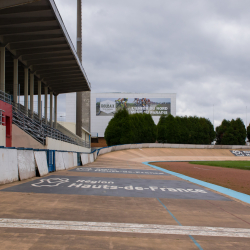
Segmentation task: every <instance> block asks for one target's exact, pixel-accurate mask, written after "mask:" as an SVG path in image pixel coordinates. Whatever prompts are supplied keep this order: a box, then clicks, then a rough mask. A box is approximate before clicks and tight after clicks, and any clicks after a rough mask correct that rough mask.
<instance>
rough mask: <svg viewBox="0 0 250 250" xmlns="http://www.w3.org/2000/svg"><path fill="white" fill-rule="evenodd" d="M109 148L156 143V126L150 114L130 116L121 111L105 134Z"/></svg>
mask: <svg viewBox="0 0 250 250" xmlns="http://www.w3.org/2000/svg"><path fill="white" fill-rule="evenodd" d="M104 138H105V140H106V142H107V144H108V146H113V145H120V144H130V143H154V142H155V141H156V125H155V123H154V121H153V119H152V116H151V115H149V114H133V115H130V114H129V113H128V111H127V110H126V109H121V110H119V111H118V112H117V113H116V114H115V116H114V117H113V118H112V119H111V120H110V122H109V124H108V126H107V128H106V130H105V134H104Z"/></svg>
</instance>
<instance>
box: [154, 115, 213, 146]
mask: <svg viewBox="0 0 250 250" xmlns="http://www.w3.org/2000/svg"><path fill="white" fill-rule="evenodd" d="M157 129H158V136H157V141H158V142H160V143H181V144H210V143H211V142H212V141H213V140H214V138H215V132H214V128H213V125H212V123H211V122H210V121H209V120H208V119H206V118H199V117H196V116H194V117H191V116H190V117H186V116H185V117H179V116H176V117H174V116H172V115H168V116H165V115H162V116H161V117H160V120H159V123H158V125H157Z"/></svg>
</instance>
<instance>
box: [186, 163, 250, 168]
mask: <svg viewBox="0 0 250 250" xmlns="http://www.w3.org/2000/svg"><path fill="white" fill-rule="evenodd" d="M189 163H190V164H196V165H205V166H213V167H222V168H236V169H244V170H250V161H191V162H189Z"/></svg>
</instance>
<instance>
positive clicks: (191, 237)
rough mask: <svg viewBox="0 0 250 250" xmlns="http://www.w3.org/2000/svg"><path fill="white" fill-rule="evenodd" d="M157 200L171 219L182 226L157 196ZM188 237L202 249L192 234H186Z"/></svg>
mask: <svg viewBox="0 0 250 250" xmlns="http://www.w3.org/2000/svg"><path fill="white" fill-rule="evenodd" d="M157 200H158V201H159V202H160V203H161V205H162V206H163V207H164V208H165V209H166V210H167V211H168V213H169V214H170V215H171V216H172V217H173V219H174V220H175V221H176V222H177V223H178V224H179V226H182V225H181V223H180V222H179V221H178V220H177V219H176V217H175V216H174V215H173V214H172V213H171V212H170V210H169V209H168V208H167V207H166V206H165V205H164V204H163V203H162V202H161V200H160V199H159V198H157ZM188 236H189V238H190V239H191V240H192V241H193V242H194V244H195V245H196V246H197V247H198V248H199V249H200V250H203V249H202V248H201V246H200V244H199V243H198V242H197V241H196V240H195V239H194V237H193V236H191V235H188Z"/></svg>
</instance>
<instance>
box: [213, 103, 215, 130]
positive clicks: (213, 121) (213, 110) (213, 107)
mask: <svg viewBox="0 0 250 250" xmlns="http://www.w3.org/2000/svg"><path fill="white" fill-rule="evenodd" d="M213 124H214V104H213ZM214 130H215V127H214Z"/></svg>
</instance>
